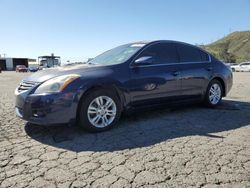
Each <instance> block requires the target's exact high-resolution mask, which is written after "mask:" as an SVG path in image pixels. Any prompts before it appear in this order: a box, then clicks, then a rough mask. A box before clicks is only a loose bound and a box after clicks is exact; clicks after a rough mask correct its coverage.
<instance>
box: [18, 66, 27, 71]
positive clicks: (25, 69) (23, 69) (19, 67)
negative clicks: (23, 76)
mask: <svg viewBox="0 0 250 188" xmlns="http://www.w3.org/2000/svg"><path fill="white" fill-rule="evenodd" d="M16 72H28V68H27V67H26V66H25V65H17V66H16Z"/></svg>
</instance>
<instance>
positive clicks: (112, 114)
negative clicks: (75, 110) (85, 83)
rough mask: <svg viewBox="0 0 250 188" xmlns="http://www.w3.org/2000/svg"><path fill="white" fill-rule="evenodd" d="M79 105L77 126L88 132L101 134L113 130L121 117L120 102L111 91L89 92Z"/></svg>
mask: <svg viewBox="0 0 250 188" xmlns="http://www.w3.org/2000/svg"><path fill="white" fill-rule="evenodd" d="M101 101H102V102H101ZM101 103H102V104H101ZM98 104H99V105H98ZM80 105H81V107H80V113H79V114H78V115H79V125H80V127H82V128H83V129H85V130H86V131H89V132H102V131H106V130H109V129H111V128H113V127H114V126H115V125H116V124H117V122H118V121H119V118H120V115H121V109H122V108H121V102H120V100H119V98H118V96H117V95H116V93H115V92H113V91H112V90H106V89H94V90H91V91H89V92H88V94H87V95H85V96H84V99H83V100H82V102H81V104H80Z"/></svg>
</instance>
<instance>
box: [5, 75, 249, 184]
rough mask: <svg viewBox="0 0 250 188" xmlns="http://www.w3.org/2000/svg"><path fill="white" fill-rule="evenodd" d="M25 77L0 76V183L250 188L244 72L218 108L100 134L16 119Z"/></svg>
mask: <svg viewBox="0 0 250 188" xmlns="http://www.w3.org/2000/svg"><path fill="white" fill-rule="evenodd" d="M24 76H27V74H22V73H20V74H18V73H14V72H3V73H2V74H0V86H1V87H0V120H1V121H0V187H250V103H249V102H250V73H235V74H234V87H233V89H232V91H231V93H230V95H229V96H228V97H227V98H226V99H225V100H224V101H223V103H222V105H221V106H220V107H219V108H217V109H207V108H204V107H203V106H202V105H194V106H188V107H180V108H175V109H167V108H166V109H164V110H163V109H161V110H153V111H147V112H144V113H137V114H135V115H134V116H132V115H131V116H128V117H123V118H122V120H121V122H120V124H119V126H118V127H117V128H115V129H113V130H111V131H109V132H105V133H99V134H90V133H86V132H84V131H82V130H80V129H78V128H76V127H67V126H64V127H41V126H35V125H30V124H27V123H26V122H25V121H22V120H20V119H18V118H16V117H15V114H14V96H13V91H14V88H15V87H16V86H17V84H18V83H19V82H20V80H21V79H22V78H23V77H24Z"/></svg>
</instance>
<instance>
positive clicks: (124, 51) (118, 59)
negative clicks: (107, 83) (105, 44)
mask: <svg viewBox="0 0 250 188" xmlns="http://www.w3.org/2000/svg"><path fill="white" fill-rule="evenodd" d="M144 45H145V44H144V43H138V44H125V45H122V46H118V47H116V48H113V49H111V50H108V51H106V52H104V53H102V54H101V55H99V56H97V57H95V58H94V59H92V60H91V61H89V64H94V65H113V64H120V63H123V62H125V61H127V60H128V59H129V58H130V57H132V56H133V55H134V54H135V53H136V52H138V50H140V49H141V48H142V47H143V46H144Z"/></svg>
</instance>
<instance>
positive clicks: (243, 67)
mask: <svg viewBox="0 0 250 188" xmlns="http://www.w3.org/2000/svg"><path fill="white" fill-rule="evenodd" d="M231 69H232V71H233V72H250V62H243V63H240V64H239V65H232V66H231Z"/></svg>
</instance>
